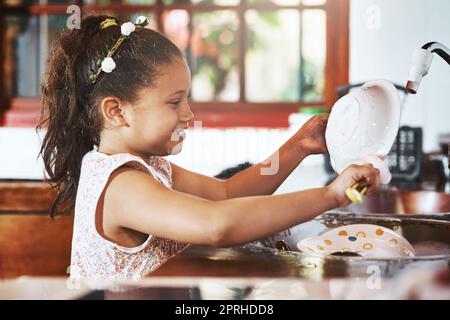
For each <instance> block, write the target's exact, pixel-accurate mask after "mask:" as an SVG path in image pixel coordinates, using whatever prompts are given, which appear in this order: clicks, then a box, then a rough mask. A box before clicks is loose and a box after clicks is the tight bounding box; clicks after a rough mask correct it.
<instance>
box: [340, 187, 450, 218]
mask: <svg viewBox="0 0 450 320" xmlns="http://www.w3.org/2000/svg"><path fill="white" fill-rule="evenodd" d="M338 211H341V212H352V213H384V214H417V215H421V214H424V215H432V214H437V213H447V214H450V194H449V193H443V192H435V191H405V190H391V189H384V190H379V191H377V192H376V193H374V194H372V195H370V196H367V197H364V204H362V205H356V204H352V205H350V206H348V207H347V208H343V209H339V210H338Z"/></svg>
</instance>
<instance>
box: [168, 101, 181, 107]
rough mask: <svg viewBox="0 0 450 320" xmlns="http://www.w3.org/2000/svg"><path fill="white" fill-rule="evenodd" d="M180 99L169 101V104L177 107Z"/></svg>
mask: <svg viewBox="0 0 450 320" xmlns="http://www.w3.org/2000/svg"><path fill="white" fill-rule="evenodd" d="M180 103H181V101H180V100H176V101H172V102H170V104H171V105H172V106H174V107H178V106H179V105H180Z"/></svg>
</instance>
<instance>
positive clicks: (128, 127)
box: [41, 16, 379, 279]
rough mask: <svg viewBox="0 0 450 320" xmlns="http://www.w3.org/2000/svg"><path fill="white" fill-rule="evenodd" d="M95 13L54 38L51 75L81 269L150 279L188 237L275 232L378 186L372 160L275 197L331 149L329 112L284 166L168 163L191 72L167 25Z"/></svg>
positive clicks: (284, 153)
mask: <svg viewBox="0 0 450 320" xmlns="http://www.w3.org/2000/svg"><path fill="white" fill-rule="evenodd" d="M140 22H141V26H140V25H137V26H135V25H134V24H132V23H126V24H124V25H121V24H120V23H119V22H118V21H117V20H115V19H114V18H112V17H108V16H90V17H88V18H86V19H84V20H83V21H82V23H81V29H79V30H77V29H74V30H71V31H69V32H66V33H64V34H62V35H61V37H60V38H59V39H58V40H57V41H56V42H55V43H54V47H53V51H52V53H51V56H50V58H49V61H48V66H47V71H46V75H45V78H44V81H43V84H42V99H43V117H44V118H43V122H42V124H41V126H45V127H46V129H47V133H46V136H45V139H44V141H43V145H42V150H41V154H42V156H43V159H44V162H45V168H46V170H47V173H48V175H49V181H50V182H51V183H52V184H53V185H55V186H56V187H57V190H58V192H59V195H58V197H57V199H56V200H55V203H54V205H53V206H52V208H51V213H52V215H54V214H56V213H58V212H61V213H62V212H68V211H70V210H71V209H73V207H74V208H75V222H74V230H73V241H72V261H71V276H72V277H76V278H97V279H98V278H100V279H124V278H138V277H142V276H144V275H146V274H148V273H150V272H152V271H153V270H155V268H157V267H158V266H160V265H161V264H162V263H163V262H165V261H167V259H169V258H170V257H172V256H173V255H174V254H176V253H177V252H179V251H180V250H181V249H183V248H184V247H185V246H186V245H187V244H201V245H211V246H217V247H223V246H232V245H237V244H243V243H246V242H250V241H253V240H256V239H261V238H264V237H267V236H269V235H271V234H274V233H276V232H279V231H282V230H285V229H287V228H289V227H291V226H293V225H297V224H299V223H302V222H304V221H307V220H309V219H312V218H314V217H315V216H317V215H319V214H321V213H323V212H324V211H327V210H331V209H333V208H336V207H341V206H346V205H348V204H349V201H348V200H347V198H346V196H345V190H346V188H348V187H350V186H352V185H353V184H355V183H356V182H359V183H360V184H361V185H363V186H370V188H369V193H370V192H372V191H373V190H374V189H375V188H377V186H378V185H379V172H378V170H377V169H375V168H373V167H372V166H371V165H362V166H351V167H349V168H348V169H347V170H346V171H345V172H344V173H342V174H341V175H340V176H339V177H338V178H337V179H336V180H335V181H334V182H333V183H331V184H330V185H328V186H327V187H323V188H318V189H312V190H306V191H302V192H295V193H291V194H283V195H276V196H271V194H272V193H273V192H274V191H275V190H276V189H277V188H278V187H279V185H280V184H281V183H282V182H283V181H284V180H285V179H286V177H288V175H289V174H290V173H291V172H292V170H293V169H294V168H296V167H297V166H298V165H299V163H300V162H301V161H302V160H303V159H304V158H305V157H306V156H308V155H310V154H317V153H324V152H326V146H325V141H324V130H325V127H326V122H327V116H326V115H325V116H318V117H315V118H313V119H311V120H310V121H309V122H308V123H307V124H306V125H305V126H304V127H303V128H302V129H301V130H300V131H299V132H298V133H297V134H295V135H294V136H293V137H292V138H291V139H290V140H289V141H288V142H287V143H285V144H284V145H283V146H282V147H281V148H280V150H278V151H277V152H278V156H279V170H278V172H277V173H276V174H274V175H261V174H260V171H261V169H262V168H263V166H262V165H255V166H252V167H250V168H248V169H246V170H244V171H242V172H240V173H239V174H237V175H235V176H233V177H232V178H231V179H229V180H226V181H224V180H219V179H215V178H210V177H206V176H203V175H200V174H196V173H193V172H190V171H188V170H185V169H183V168H180V167H178V166H176V165H174V164H171V163H169V162H168V161H167V160H165V159H164V158H163V156H166V155H169V154H175V153H178V152H180V151H181V148H182V144H183V140H184V139H185V133H184V130H185V129H187V128H188V123H189V121H191V120H192V119H193V114H192V112H191V110H190V109H189V100H188V94H189V90H190V86H191V83H190V72H189V68H188V65H187V64H186V61H185V60H184V58H183V56H182V53H181V52H180V51H179V49H178V48H177V47H176V46H175V45H174V44H173V43H172V42H170V41H169V40H168V39H167V38H166V37H164V36H163V35H161V34H160V33H158V32H156V31H153V30H150V29H146V28H143V27H142V26H143V25H144V24H145V22H144V23H143V20H142V19H141V21H140Z"/></svg>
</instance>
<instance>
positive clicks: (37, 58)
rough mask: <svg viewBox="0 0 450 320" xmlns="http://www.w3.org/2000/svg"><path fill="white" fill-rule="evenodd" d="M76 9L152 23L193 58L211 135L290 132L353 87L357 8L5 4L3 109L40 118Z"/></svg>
mask: <svg viewBox="0 0 450 320" xmlns="http://www.w3.org/2000/svg"><path fill="white" fill-rule="evenodd" d="M69 4H76V5H78V6H79V7H80V8H81V10H82V14H83V15H88V14H92V13H106V14H111V15H114V16H117V17H119V18H121V19H123V20H125V21H126V20H130V19H135V18H136V17H137V16H139V15H145V16H147V17H149V18H150V20H151V23H152V27H153V28H155V29H157V30H159V31H161V32H163V33H165V34H166V35H167V36H168V37H169V38H170V39H171V40H172V41H173V42H174V43H175V44H176V45H177V46H178V47H179V48H180V49H181V50H182V51H183V52H184V54H185V56H186V58H187V60H188V63H189V65H190V68H191V72H192V92H191V96H192V98H193V102H192V106H191V107H192V109H193V111H194V113H196V117H197V118H200V119H201V120H204V124H205V122H206V125H208V124H211V125H218V126H233V125H255V126H261V125H262V126H284V125H287V115H288V114H289V113H292V112H295V111H297V110H298V109H299V108H300V107H304V106H311V105H313V106H328V107H329V106H331V104H332V101H333V100H334V93H333V92H334V89H335V88H336V87H337V86H338V85H342V84H345V83H347V82H348V81H347V78H348V0H121V1H117V0H84V1H80V0H78V1H72V2H67V1H61V0H4V1H3V2H2V4H1V5H0V6H1V7H0V23H1V24H2V25H3V26H5V27H4V28H1V30H2V31H0V39H1V40H2V42H3V43H4V44H5V45H4V46H3V48H4V49H3V50H2V53H1V54H2V56H0V58H3V59H1V61H3V65H2V66H1V67H0V73H1V78H0V81H1V82H0V85H1V98H2V101H3V109H8V108H14V106H16V107H20V105H21V104H32V105H34V106H37V107H36V108H39V107H38V101H39V100H38V99H39V86H40V81H41V77H42V74H43V68H44V66H45V61H46V58H47V54H48V51H49V47H50V45H51V42H52V40H53V39H54V37H55V36H56V35H57V33H58V32H60V31H61V30H63V29H64V28H66V19H67V17H68V14H67V13H66V10H67V7H68V5H69ZM243 114H244V116H243ZM227 117H228V118H227ZM263 118H264V119H266V120H265V121H262V119H263Z"/></svg>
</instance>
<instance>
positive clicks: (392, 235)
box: [297, 224, 415, 258]
mask: <svg viewBox="0 0 450 320" xmlns="http://www.w3.org/2000/svg"><path fill="white" fill-rule="evenodd" d="M297 247H298V249H299V250H300V251H302V252H305V253H314V254H318V255H322V256H327V255H336V254H338V255H339V254H346V255H359V256H362V257H366V258H396V257H414V256H415V251H414V248H413V246H412V245H411V244H410V243H409V242H408V240H406V239H405V238H404V237H402V236H401V235H399V234H398V233H396V232H395V231H393V230H391V229H388V228H385V227H381V226H377V225H371V224H353V225H347V226H343V227H340V228H335V229H332V230H330V231H327V232H325V233H324V234H322V235H320V236H317V237H312V238H306V239H303V240H301V241H300V242H298V244H297Z"/></svg>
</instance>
